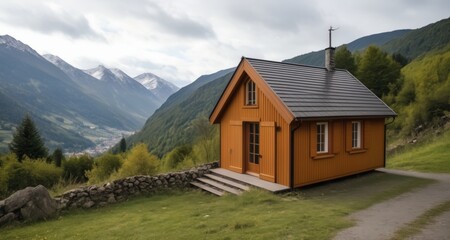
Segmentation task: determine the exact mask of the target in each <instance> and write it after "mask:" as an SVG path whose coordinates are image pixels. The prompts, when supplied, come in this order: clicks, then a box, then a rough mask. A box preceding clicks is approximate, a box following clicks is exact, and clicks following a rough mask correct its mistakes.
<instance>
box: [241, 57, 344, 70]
mask: <svg viewBox="0 0 450 240" xmlns="http://www.w3.org/2000/svg"><path fill="white" fill-rule="evenodd" d="M242 58H243V59H249V60H256V61H262V62H270V63H279V64H285V65H293V66H301V67H310V68H320V69H324V70H326V68H325V67H320V66H314V65H308V64H300V63H292V62H279V61H273V60H266V59H260V58H252V57H245V56H242ZM334 71H347V70H346V69H342V68H335V69H334Z"/></svg>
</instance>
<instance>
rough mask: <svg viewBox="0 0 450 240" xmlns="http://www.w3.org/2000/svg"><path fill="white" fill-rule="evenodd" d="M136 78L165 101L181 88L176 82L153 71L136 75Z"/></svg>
mask: <svg viewBox="0 0 450 240" xmlns="http://www.w3.org/2000/svg"><path fill="white" fill-rule="evenodd" d="M134 79H135V80H136V81H138V82H139V83H141V84H142V85H143V86H144V87H145V88H147V89H148V90H150V91H151V92H152V93H153V94H155V95H156V96H158V97H159V98H160V99H161V100H163V101H165V100H166V99H167V98H168V97H169V96H170V95H172V94H173V93H175V92H176V91H178V90H179V88H178V87H177V86H175V84H173V83H171V82H169V81H167V80H164V79H162V78H160V77H158V76H157V75H155V74H153V73H143V74H141V75H139V76H136V77H134Z"/></svg>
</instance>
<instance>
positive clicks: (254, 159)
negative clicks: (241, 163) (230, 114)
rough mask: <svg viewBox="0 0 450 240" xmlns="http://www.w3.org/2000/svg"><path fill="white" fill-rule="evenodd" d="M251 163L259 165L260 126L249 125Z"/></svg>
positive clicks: (255, 124)
mask: <svg viewBox="0 0 450 240" xmlns="http://www.w3.org/2000/svg"><path fill="white" fill-rule="evenodd" d="M249 128H250V129H249V130H250V131H249V133H250V135H249V137H250V139H249V144H250V146H249V147H250V149H249V162H251V163H254V164H259V124H258V123H250V124H249Z"/></svg>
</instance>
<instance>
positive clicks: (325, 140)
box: [316, 122, 328, 153]
mask: <svg viewBox="0 0 450 240" xmlns="http://www.w3.org/2000/svg"><path fill="white" fill-rule="evenodd" d="M319 126H323V127H324V130H323V131H324V133H323V135H324V137H323V142H322V141H319V140H322V139H321V137H319V134H320V135H321V134H322V133H321V132H320V131H319V129H321V128H320V127H319ZM316 129H317V136H316V137H317V147H316V150H317V153H327V152H328V122H318V123H317V124H316ZM322 146H323V149H322Z"/></svg>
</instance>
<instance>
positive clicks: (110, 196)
mask: <svg viewBox="0 0 450 240" xmlns="http://www.w3.org/2000/svg"><path fill="white" fill-rule="evenodd" d="M115 202H116V198H115V197H114V194H110V195H109V196H108V203H115Z"/></svg>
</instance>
